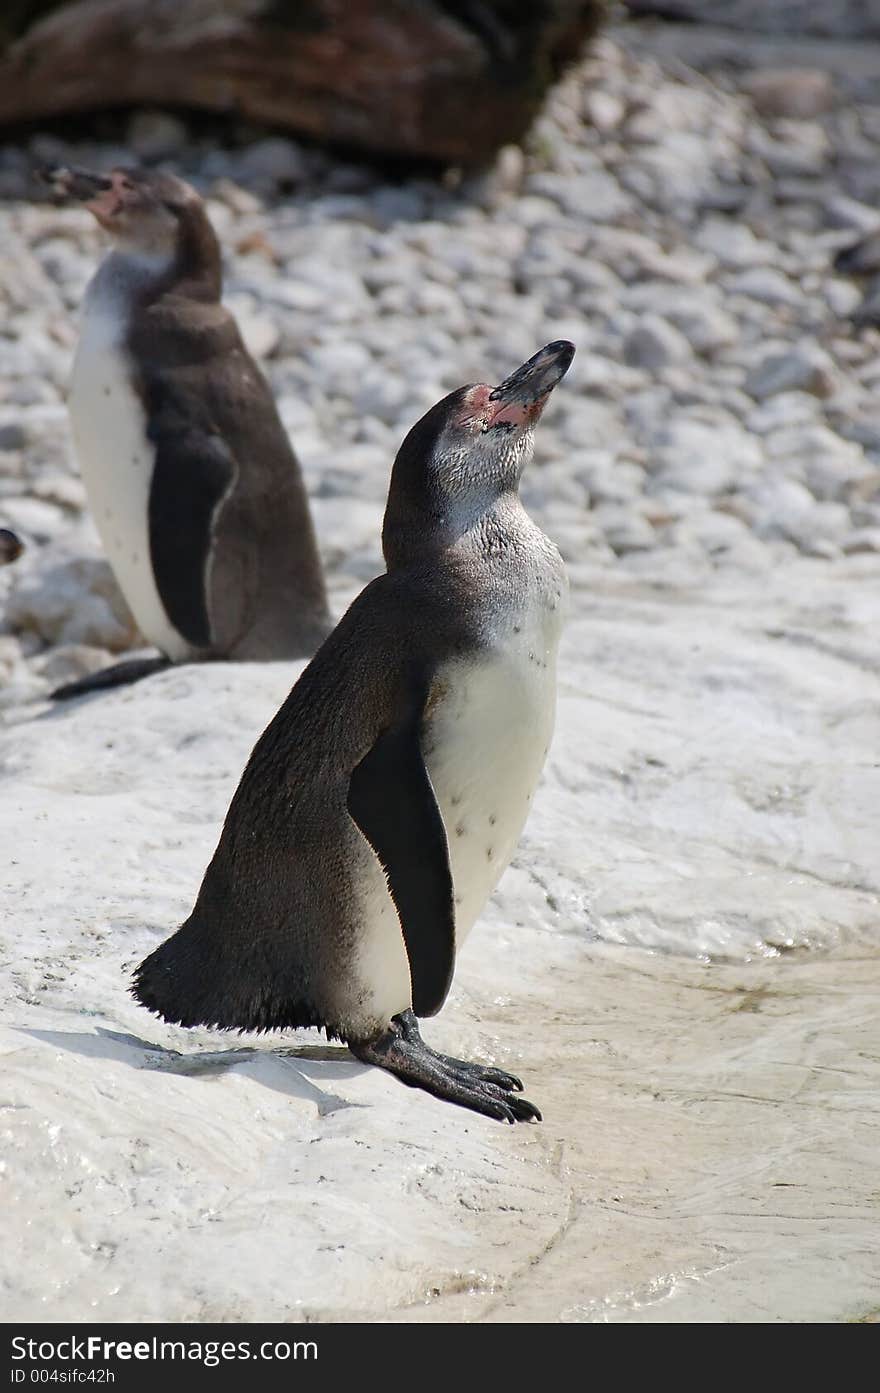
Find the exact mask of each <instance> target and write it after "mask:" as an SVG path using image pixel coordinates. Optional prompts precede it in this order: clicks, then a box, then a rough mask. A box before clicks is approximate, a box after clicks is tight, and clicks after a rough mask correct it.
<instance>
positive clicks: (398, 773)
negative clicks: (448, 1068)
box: [348, 691, 455, 1016]
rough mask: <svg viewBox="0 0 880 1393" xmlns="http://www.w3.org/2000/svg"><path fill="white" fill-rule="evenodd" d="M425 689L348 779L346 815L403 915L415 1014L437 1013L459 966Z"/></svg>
mask: <svg viewBox="0 0 880 1393" xmlns="http://www.w3.org/2000/svg"><path fill="white" fill-rule="evenodd" d="M423 710H424V691H422V694H421V699H420V700H415V701H413V702H412V704H411V705H410V707H409V709H408V710H407V712H406V713H405V715H404V716H403V717H402V718H401V719H400V720H398V721H397V722H396V723H395V724H394V725H393V726H391V727H389V729H388V730H386V731H385V732H384V733H383V734H382V735H380V736H379V739H378V740H377V741H376V743H375V745H374V746H373V748H372V749H371V750H370V752H369V754H367V755H365V756H364V758H363V759H362V760H361V762H360V764H359V765H358V766H357V768H356V769H355V770H354V772H353V773H352V776H351V783H350V785H349V790H348V811H349V812H350V814H351V816H352V817H353V818H354V820H355V822H356V823H357V825H358V827H359V828H360V829H361V831H362V832H363V834H364V836H365V837H366V839H367V841H368V842H369V843H370V845H371V846H372V848H373V850H374V851H375V853H376V855H377V856H378V858H379V860H380V861H381V863H382V865H383V867H384V869H385V873H386V875H387V876H388V888H389V889H390V891H391V897H392V899H393V900H394V903H395V905H396V907H397V913H398V915H399V916H400V925H401V929H402V930H403V938H404V942H405V944H406V952H407V956H408V958H409V968H410V976H411V978H412V1005H413V1010H414V1011H415V1013H416V1015H418V1016H433V1015H435V1014H436V1012H437V1011H439V1010H440V1007H441V1006H442V1005H443V1002H444V1001H445V1000H446V995H447V993H448V991H449V987H450V985H451V983H452V973H453V970H454V968H455V901H454V894H453V888H452V872H451V871H450V869H449V847H448V844H447V841H446V828H445V827H444V826H443V818H442V817H441V816H440V809H439V808H438V807H437V799H436V797H435V796H434V790H433V788H432V787H431V780H430V778H429V777H428V771H427V769H426V768H425V761H424V759H423V757H422V751H421V746H420V743H419V731H420V727H421V719H422V712H423Z"/></svg>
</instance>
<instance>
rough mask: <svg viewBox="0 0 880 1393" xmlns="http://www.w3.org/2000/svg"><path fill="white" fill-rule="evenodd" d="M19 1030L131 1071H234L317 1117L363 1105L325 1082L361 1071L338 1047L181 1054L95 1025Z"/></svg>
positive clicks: (209, 1076) (193, 1074)
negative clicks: (297, 1102)
mask: <svg viewBox="0 0 880 1393" xmlns="http://www.w3.org/2000/svg"><path fill="white" fill-rule="evenodd" d="M18 1030H19V1033H20V1034H22V1035H29V1036H31V1038H32V1039H34V1040H39V1041H40V1042H41V1043H43V1044H46V1045H51V1046H52V1047H53V1048H54V1049H62V1050H67V1051H69V1052H70V1053H72V1054H78V1055H82V1056H83V1057H85V1058H87V1059H112V1060H116V1061H121V1062H122V1063H123V1064H127V1065H129V1067H130V1068H132V1069H150V1070H153V1071H154V1072H156V1073H160V1074H180V1075H182V1076H183V1077H185V1078H191V1079H196V1080H202V1081H204V1082H211V1081H212V1080H215V1079H217V1078H219V1077H221V1076H222V1075H223V1074H226V1073H228V1072H229V1071H230V1070H232V1069H235V1070H237V1071H238V1073H239V1074H243V1075H244V1076H245V1077H246V1078H251V1079H254V1080H255V1081H256V1082H257V1083H259V1084H262V1085H263V1086H264V1087H265V1088H270V1089H272V1090H274V1091H275V1092H276V1093H282V1094H284V1095H285V1096H286V1097H288V1098H297V1099H299V1100H301V1101H304V1102H308V1103H313V1104H314V1106H315V1108H316V1109H317V1112H318V1116H319V1117H325V1116H327V1115H328V1114H329V1113H332V1112H338V1111H340V1109H342V1108H357V1107H363V1106H365V1105H364V1104H362V1103H351V1102H349V1101H348V1099H346V1098H340V1097H339V1095H338V1094H337V1093H334V1092H333V1091H332V1089H331V1088H329V1087H327V1086H326V1085H328V1084H330V1083H332V1081H333V1080H334V1079H339V1080H343V1079H353V1078H357V1077H358V1076H359V1075H361V1074H363V1073H364V1072H365V1069H364V1065H363V1064H360V1063H358V1061H357V1060H355V1059H353V1058H352V1056H351V1055H350V1054H349V1052H348V1050H347V1049H346V1048H345V1047H344V1046H340V1045H301V1046H295V1045H294V1046H287V1047H282V1048H281V1049H276V1050H264V1049H255V1048H253V1047H249V1046H243V1047H242V1048H241V1049H232V1050H199V1051H194V1052H193V1053H192V1054H182V1053H181V1052H180V1051H179V1050H171V1049H167V1048H166V1047H165V1046H164V1045H156V1044H153V1042H152V1041H150V1040H141V1039H140V1038H139V1037H138V1036H136V1035H126V1034H124V1033H122V1032H121V1031H116V1030H106V1029H103V1028H102V1027H101V1026H97V1027H96V1029H95V1032H94V1034H89V1033H86V1032H84V1031H65V1030H36V1029H32V1028H30V1027H26V1026H20V1027H18Z"/></svg>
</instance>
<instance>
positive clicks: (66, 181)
mask: <svg viewBox="0 0 880 1393" xmlns="http://www.w3.org/2000/svg"><path fill="white" fill-rule="evenodd" d="M37 175H38V176H39V178H40V179H42V181H43V183H44V184H48V185H49V187H50V188H51V189H54V191H55V193H57V194H60V195H61V196H62V197H63V198H75V199H78V201H79V202H80V203H87V202H88V201H89V199H91V198H97V196H98V194H101V193H106V192H107V190H108V189H110V188H112V186H113V185H112V180H111V179H110V178H108V176H107V175H106V174H93V173H92V172H91V170H89V169H80V168H79V167H78V166H76V165H43V166H41V167H40V168H39V169H38V170H37Z"/></svg>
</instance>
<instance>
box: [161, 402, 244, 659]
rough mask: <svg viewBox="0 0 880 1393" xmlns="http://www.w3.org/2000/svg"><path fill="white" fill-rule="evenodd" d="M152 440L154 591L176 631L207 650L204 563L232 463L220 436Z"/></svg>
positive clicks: (190, 435)
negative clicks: (155, 588)
mask: <svg viewBox="0 0 880 1393" xmlns="http://www.w3.org/2000/svg"><path fill="white" fill-rule="evenodd" d="M153 439H154V443H155V446H156V459H155V464H154V466H153V482H152V485H151V487H150V557H151V560H152V563H153V574H154V576H155V578H156V587H157V589H158V591H159V595H160V597H161V599H162V604H163V605H164V606H165V612H166V613H167V615H168V618H169V619H170V620H171V622H172V624H173V625H174V627H175V629H177V630H178V632H179V633H181V634H183V636H184V638H185V639H188V641H189V642H190V643H192V644H193V645H194V646H195V647H197V648H209V647H210V646H211V643H212V634H211V617H210V614H209V611H208V562H209V558H210V553H211V542H212V535H213V531H214V526H215V523H216V517H217V511H218V509H219V507H220V505H221V503H222V501H223V497H224V495H225V494H226V493H227V491H228V489H229V487H230V485H231V484H232V482H233V480H234V478H235V472H236V470H235V461H234V460H233V458H232V455H231V454H230V452H229V450H228V448H227V446H226V445H225V444H224V442H223V440H221V438H220V436H218V435H211V434H208V433H207V432H204V431H197V430H192V429H190V430H188V431H185V432H184V433H183V435H172V434H170V433H169V434H165V433H163V434H162V435H161V436H159V437H158V438H157V437H156V436H154V437H153Z"/></svg>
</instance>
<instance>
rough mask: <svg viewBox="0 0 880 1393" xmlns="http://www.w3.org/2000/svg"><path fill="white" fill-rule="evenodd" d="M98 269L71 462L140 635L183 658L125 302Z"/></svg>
mask: <svg viewBox="0 0 880 1393" xmlns="http://www.w3.org/2000/svg"><path fill="white" fill-rule="evenodd" d="M105 266H106V263H105ZM103 271H104V268H103V267H102V268H101V270H100V271H99V272H98V275H97V276H96V277H95V279H94V280H93V281H92V284H91V286H90V287H89V291H88V294H87V296H86V303H85V313H84V318H83V325H82V334H81V336H80V341H79V345H78V347H77V351H76V357H75V359H74V365H73V375H72V378H71V384H70V396H69V403H68V404H69V409H70V419H71V425H72V429H73V439H74V445H75V448H76V455H77V460H78V462H79V467H80V471H81V473H82V477H83V482H84V484H85V486H86V492H87V493H88V497H89V504H90V506H91V509H92V515H93V517H94V519H95V524H96V526H97V528H98V532H99V534H100V537H101V541H102V543H103V545H104V549H105V551H106V553H107V559H108V560H109V562H110V565H111V566H112V567H113V570H114V573H115V575H116V579H117V581H118V582H119V586H120V589H121V590H122V592H123V594H124V595H125V598H126V601H127V602H128V605H129V608H130V609H131V611H132V614H133V615H134V617H135V619H136V621H137V624H138V627H139V629H140V630H141V633H142V634H143V635H144V638H145V639H147V640H148V641H149V642H150V643H153V644H155V645H156V646H157V647H158V648H160V649H161V650H162V651H163V652H164V653H167V654H168V656H169V657H171V658H175V659H181V658H184V657H186V656H187V655H188V654H189V651H190V650H189V645H188V644H187V642H186V640H185V639H184V638H182V636H181V635H180V634H179V633H178V632H177V630H176V629H175V628H174V627H173V626H172V624H171V623H170V621H169V619H168V616H167V614H166V612H165V608H164V606H163V604H162V600H161V598H160V596H159V592H158V590H157V588H156V582H155V579H154V576H153V567H152V563H151V559H150V538H149V497H150V483H151V480H152V474H153V456H154V452H153V447H152V445H151V444H150V442H149V440H148V439H147V433H146V416H145V412H144V407H143V404H142V402H141V400H140V398H139V396H138V394H137V392H136V391H135V389H134V386H133V383H132V374H131V367H130V364H129V360H128V357H127V353H126V349H125V345H124V338H125V329H126V313H127V305H126V303H125V297H124V295H123V294H122V293H120V292H119V291H118V290H115V289H114V287H113V285H112V284H111V285H110V286H108V285H107V284H106V278H105V280H104V282H102V273H103Z"/></svg>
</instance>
